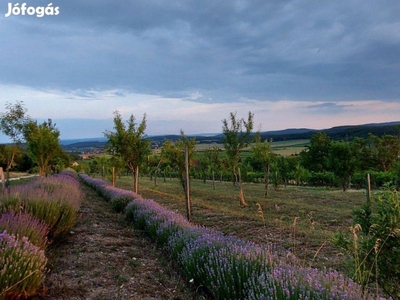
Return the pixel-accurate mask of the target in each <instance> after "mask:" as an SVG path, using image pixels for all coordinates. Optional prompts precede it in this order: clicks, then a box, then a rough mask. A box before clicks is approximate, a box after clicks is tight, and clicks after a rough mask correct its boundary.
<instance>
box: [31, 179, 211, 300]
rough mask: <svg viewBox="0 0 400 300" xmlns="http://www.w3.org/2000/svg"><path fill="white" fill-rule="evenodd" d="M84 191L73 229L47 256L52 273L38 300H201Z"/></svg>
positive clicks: (145, 241)
mask: <svg viewBox="0 0 400 300" xmlns="http://www.w3.org/2000/svg"><path fill="white" fill-rule="evenodd" d="M83 189H84V191H85V192H86V198H85V200H84V201H83V203H82V206H81V210H80V213H79V217H78V222H77V225H76V226H75V228H74V229H73V231H72V232H71V235H69V236H68V237H67V238H66V240H65V241H64V242H63V243H62V244H59V245H56V246H52V247H50V249H49V251H48V256H49V258H50V259H49V260H50V269H51V272H50V273H49V275H48V277H47V279H46V288H47V291H45V292H44V293H43V296H41V297H39V298H38V299H68V300H73V299H99V300H100V299H185V300H187V299H205V298H203V297H202V296H199V295H196V294H195V293H194V292H193V291H191V290H190V289H189V288H188V287H187V285H186V283H185V281H184V280H183V279H182V278H181V277H180V276H179V275H178V274H177V272H176V270H174V268H173V267H172V265H171V263H170V262H168V261H167V259H166V258H165V256H164V255H163V253H162V252H161V250H160V249H156V246H155V244H153V243H152V242H151V241H149V240H148V239H147V238H146V237H145V236H144V234H143V233H142V232H140V231H137V230H133V229H131V228H129V227H127V226H126V224H125V223H124V220H123V216H122V215H118V214H115V213H114V212H113V211H112V209H111V207H110V205H109V204H108V203H107V202H105V200H104V199H103V198H101V197H99V196H97V194H96V193H95V192H94V191H92V190H91V189H89V188H87V187H86V186H83Z"/></svg>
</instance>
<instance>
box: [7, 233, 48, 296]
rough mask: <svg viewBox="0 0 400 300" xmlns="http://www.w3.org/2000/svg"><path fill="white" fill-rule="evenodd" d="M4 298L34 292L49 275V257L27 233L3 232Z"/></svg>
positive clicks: (29, 294) (30, 294)
mask: <svg viewBox="0 0 400 300" xmlns="http://www.w3.org/2000/svg"><path fill="white" fill-rule="evenodd" d="M0 253H1V255H0V291H1V292H0V299H1V300H3V299H19V298H21V297H22V296H24V297H29V296H32V295H34V294H35V293H36V292H37V290H38V288H39V287H40V285H41V284H42V282H43V280H44V278H45V276H46V272H47V270H46V263H47V258H46V257H45V255H44V251H43V250H41V249H40V248H39V247H37V246H34V245H33V244H31V243H30V242H29V241H28V238H27V237H23V238H21V239H18V238H17V237H16V236H15V235H10V234H8V233H7V231H3V232H2V233H0Z"/></svg>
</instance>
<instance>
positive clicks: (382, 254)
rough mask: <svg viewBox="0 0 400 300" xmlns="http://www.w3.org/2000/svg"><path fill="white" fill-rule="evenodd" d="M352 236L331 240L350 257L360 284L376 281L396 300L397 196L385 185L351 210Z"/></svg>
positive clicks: (399, 273) (399, 294) (399, 252)
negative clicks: (370, 197)
mask: <svg viewBox="0 0 400 300" xmlns="http://www.w3.org/2000/svg"><path fill="white" fill-rule="evenodd" d="M353 214H354V219H353V223H354V226H353V227H352V228H351V230H352V236H351V237H349V236H343V235H342V234H337V235H336V236H335V238H334V242H335V243H336V244H337V245H339V246H340V247H341V248H343V249H345V250H346V251H347V252H348V254H349V255H350V256H351V258H352V260H351V263H352V265H353V270H354V271H353V276H354V278H355V279H356V280H357V281H358V282H359V283H360V284H362V285H363V286H367V285H368V284H369V283H379V286H380V287H381V288H382V289H383V290H384V291H385V292H386V293H387V294H388V295H390V296H392V297H394V298H396V299H399V298H400V290H399V289H398V287H399V286H400V247H399V245H400V199H399V195H398V193H397V191H396V190H395V189H394V188H393V187H390V186H389V185H385V186H384V188H383V190H382V192H381V194H380V195H379V196H378V197H377V198H374V199H373V203H371V204H366V205H363V206H362V207H361V208H360V209H357V210H355V211H354V213H353Z"/></svg>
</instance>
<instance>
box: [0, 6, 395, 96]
mask: <svg viewBox="0 0 400 300" xmlns="http://www.w3.org/2000/svg"><path fill="white" fill-rule="evenodd" d="M37 3H42V4H45V2H44V1H39V2H37ZM31 4H33V2H32V3H31ZM35 5H36V2H35ZM46 5H47V3H46ZM53 5H54V6H56V5H57V6H59V7H60V11H61V13H60V15H59V16H56V17H52V18H41V19H40V18H23V17H22V16H19V17H18V16H14V17H13V18H7V19H3V20H2V25H3V26H2V29H0V33H1V36H2V46H1V48H2V49H1V50H2V53H3V54H4V55H2V58H1V59H0V64H1V65H2V72H1V73H0V82H3V83H7V84H18V85H23V86H30V87H35V88H37V87H42V88H56V89H65V90H78V89H82V90H90V89H95V90H109V89H113V88H116V89H126V90H130V91H134V92H137V93H148V94H158V95H160V96H167V95H170V94H176V93H193V92H196V91H198V92H199V93H201V94H203V95H206V99H209V98H211V99H213V101H224V102H228V101H240V100H239V99H240V98H241V97H251V98H254V97H257V98H258V99H260V100H262V99H272V100H274V99H275V100H279V99H282V98H284V97H289V98H292V99H294V98H297V97H298V98H299V99H301V100H305V99H312V100H316V101H317V100H329V101H336V100H342V99H344V97H347V98H358V99H366V98H367V97H369V98H370V99H375V98H379V97H382V95H383V96H384V98H386V97H387V98H389V99H394V98H395V97H396V95H397V93H398V90H397V89H394V88H393V86H399V84H398V83H399V82H398V79H397V78H399V76H398V75H399V68H398V67H393V64H397V61H398V58H399V51H398V50H399V44H400V41H399V35H398V32H397V31H396V30H395V28H396V24H397V22H398V17H397V13H396V8H399V3H398V2H397V1H387V2H385V3H382V2H376V1H367V3H366V2H365V1H363V2H361V1H347V2H343V3H338V2H329V3H323V4H322V3H318V2H314V1H301V2H298V1H272V2H265V1H261V0H254V1H230V2H215V1H211V0H206V1H202V2H201V3H196V2H188V1H183V0H180V1H174V2H163V1H156V0H153V1H145V2H143V1H138V0H137V1H129V2H124V3H119V2H115V1H111V0H108V1H101V2H95V1H80V0H79V1H78V0H72V1H56V2H53ZM377 11H379V12H380V13H379V14H377V13H376V12H377ZM28 48H29V49H30V51H29V52H28V51H25V49H28ZM381 53H384V54H385V55H382V54H381ZM377 73H378V74H379V75H380V76H379V78H382V79H381V80H378V81H379V82H378V83H376V81H377V77H376V76H375V74H377ZM362 87H366V88H368V91H367V92H366V91H364V90H363V89H362ZM388 87H392V88H390V89H388Z"/></svg>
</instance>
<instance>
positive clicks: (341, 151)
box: [329, 142, 356, 191]
mask: <svg viewBox="0 0 400 300" xmlns="http://www.w3.org/2000/svg"><path fill="white" fill-rule="evenodd" d="M329 164H330V170H331V171H332V172H333V174H334V175H335V177H336V178H337V179H338V180H339V182H340V185H341V186H342V189H343V191H346V189H347V188H348V186H349V183H350V176H351V175H353V173H354V171H355V169H356V158H355V157H354V152H353V150H352V148H351V147H350V144H349V143H348V142H333V143H331V147H330V151H329Z"/></svg>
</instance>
